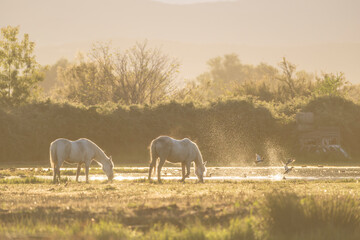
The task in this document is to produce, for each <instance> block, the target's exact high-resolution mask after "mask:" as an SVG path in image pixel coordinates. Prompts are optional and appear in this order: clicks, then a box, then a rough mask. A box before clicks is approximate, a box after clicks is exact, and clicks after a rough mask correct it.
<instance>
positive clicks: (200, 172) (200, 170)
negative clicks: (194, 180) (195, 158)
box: [195, 162, 206, 182]
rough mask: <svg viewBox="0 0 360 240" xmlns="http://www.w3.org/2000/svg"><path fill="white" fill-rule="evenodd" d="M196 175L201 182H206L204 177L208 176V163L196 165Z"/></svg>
mask: <svg viewBox="0 0 360 240" xmlns="http://www.w3.org/2000/svg"><path fill="white" fill-rule="evenodd" d="M195 174H196V176H197V177H198V179H199V181H200V182H204V175H205V174H206V162H204V163H200V164H197V165H195Z"/></svg>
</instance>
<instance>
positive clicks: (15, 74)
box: [0, 26, 44, 104]
mask: <svg viewBox="0 0 360 240" xmlns="http://www.w3.org/2000/svg"><path fill="white" fill-rule="evenodd" d="M18 35H19V27H11V26H7V27H4V28H1V36H0V99H1V101H2V102H8V103H14V104H17V103H23V102H26V101H27V100H29V99H30V98H32V97H36V91H37V87H38V83H39V82H40V81H42V80H43V78H44V76H43V72H42V71H41V67H40V65H39V64H38V63H37V61H36V59H35V55H34V54H33V51H34V47H35V43H34V42H32V41H30V40H29V35H28V34H24V36H23V39H22V40H20V39H19V38H18Z"/></svg>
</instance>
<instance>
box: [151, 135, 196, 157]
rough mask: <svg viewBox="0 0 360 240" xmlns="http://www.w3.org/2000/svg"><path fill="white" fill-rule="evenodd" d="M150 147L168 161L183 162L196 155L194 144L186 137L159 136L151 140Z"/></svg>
mask: <svg viewBox="0 0 360 240" xmlns="http://www.w3.org/2000/svg"><path fill="white" fill-rule="evenodd" d="M151 145H152V148H154V150H156V152H157V153H158V155H159V156H160V157H161V156H163V157H164V158H166V159H167V160H168V161H170V162H184V161H186V159H193V158H195V156H196V148H197V147H196V148H195V146H196V144H195V143H194V142H193V141H191V140H190V139H188V138H184V139H180V140H178V139H174V138H172V137H169V136H160V137H158V138H156V139H154V140H153V141H152V144H151Z"/></svg>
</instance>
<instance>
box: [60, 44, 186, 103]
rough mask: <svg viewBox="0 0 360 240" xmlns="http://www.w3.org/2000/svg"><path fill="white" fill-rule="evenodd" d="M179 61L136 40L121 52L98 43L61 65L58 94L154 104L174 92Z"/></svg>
mask: <svg viewBox="0 0 360 240" xmlns="http://www.w3.org/2000/svg"><path fill="white" fill-rule="evenodd" d="M178 69H179V63H178V62H177V60H175V59H171V58H169V57H168V56H166V55H164V54H162V53H161V51H160V50H159V49H151V48H148V47H147V43H146V42H144V43H136V44H135V46H133V47H132V48H130V49H128V50H126V51H124V52H121V51H114V50H112V49H111V47H110V45H109V44H104V43H98V44H95V45H94V46H93V48H92V49H91V51H90V52H89V54H88V60H85V59H84V58H83V59H82V60H81V61H79V62H78V63H76V64H73V65H71V66H68V67H66V68H60V71H59V79H60V80H61V82H62V83H63V84H64V88H62V89H59V91H58V94H59V95H60V96H63V97H65V98H66V99H68V100H71V101H75V102H81V103H83V104H85V105H92V104H99V103H104V102H107V101H112V102H122V103H125V104H145V103H147V104H153V103H156V102H159V101H162V100H164V99H165V98H166V97H167V96H169V95H170V94H171V93H172V90H173V89H174V88H173V85H172V84H173V83H174V80H175V78H176V75H177V73H178Z"/></svg>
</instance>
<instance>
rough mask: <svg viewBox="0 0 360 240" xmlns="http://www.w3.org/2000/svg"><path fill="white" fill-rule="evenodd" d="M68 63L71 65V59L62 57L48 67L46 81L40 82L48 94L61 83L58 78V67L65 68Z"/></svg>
mask: <svg viewBox="0 0 360 240" xmlns="http://www.w3.org/2000/svg"><path fill="white" fill-rule="evenodd" d="M67 65H69V61H68V60H67V59H65V58H61V59H59V60H58V61H57V62H56V63H55V64H53V65H50V66H49V68H48V69H46V71H45V78H44V81H42V82H41V83H40V86H41V87H42V89H43V90H44V93H45V94H46V95H51V92H52V90H54V89H55V88H56V87H57V85H59V84H60V82H59V80H58V68H59V67H62V68H65V67H66V66H67Z"/></svg>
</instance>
